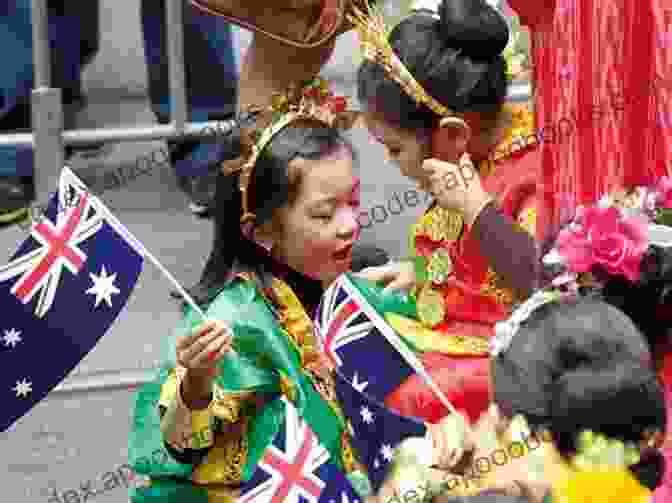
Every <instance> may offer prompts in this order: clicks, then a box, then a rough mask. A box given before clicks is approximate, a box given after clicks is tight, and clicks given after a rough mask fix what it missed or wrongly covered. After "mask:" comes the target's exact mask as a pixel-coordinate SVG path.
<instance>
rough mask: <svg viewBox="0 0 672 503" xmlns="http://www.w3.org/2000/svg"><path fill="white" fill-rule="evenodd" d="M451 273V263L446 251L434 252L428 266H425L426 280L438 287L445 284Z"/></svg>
mask: <svg viewBox="0 0 672 503" xmlns="http://www.w3.org/2000/svg"><path fill="white" fill-rule="evenodd" d="M451 272H453V262H452V260H451V259H450V253H449V252H448V250H447V249H445V248H439V249H438V250H435V251H434V252H433V253H432V255H431V257H430V259H429V265H428V266H427V277H428V279H429V280H430V281H431V282H433V283H436V284H439V285H440V284H442V283H445V282H446V280H447V279H448V276H450V273H451Z"/></svg>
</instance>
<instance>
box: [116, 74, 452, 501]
mask: <svg viewBox="0 0 672 503" xmlns="http://www.w3.org/2000/svg"><path fill="white" fill-rule="evenodd" d="M344 108H345V107H344V102H343V100H342V99H339V98H337V97H333V96H332V95H331V93H330V92H329V91H328V89H326V86H325V85H324V83H323V82H321V81H316V82H313V83H312V84H310V85H309V86H307V87H306V88H303V89H293V90H290V92H289V93H288V94H287V95H284V96H278V97H277V99H276V100H275V101H274V109H273V110H271V111H270V112H271V113H269V114H266V113H265V112H264V113H262V114H260V115H259V116H258V117H257V127H258V128H259V129H257V130H255V131H243V132H242V134H241V144H242V149H241V151H242V155H241V157H240V158H239V159H237V160H234V161H230V162H228V163H227V165H226V166H225V167H224V168H225V169H226V170H228V172H229V173H230V175H231V176H230V179H231V183H230V187H229V190H228V191H227V192H221V191H220V192H218V194H217V197H218V198H225V199H226V204H222V202H223V201H220V204H219V205H218V208H223V207H226V208H225V209H226V213H227V215H229V218H227V219H223V220H225V221H224V222H223V224H222V225H224V226H226V228H225V229H221V231H222V232H225V234H226V235H227V236H229V237H230V238H229V239H230V241H229V244H230V246H229V247H228V248H227V250H226V252H225V253H228V257H224V258H226V260H223V261H222V263H226V264H227V267H226V268H225V269H224V270H221V271H220V278H221V280H220V282H219V284H218V285H217V286H216V287H213V288H212V289H211V290H210V292H208V294H207V296H205V297H204V298H199V299H196V300H197V302H199V303H200V304H201V305H202V306H203V308H204V311H205V312H206V317H207V318H209V319H208V320H207V321H204V320H202V319H201V318H200V316H198V315H197V313H195V312H194V311H193V310H192V309H191V308H189V307H185V309H184V317H183V320H182V322H181V324H180V326H179V327H178V328H177V330H176V337H175V338H172V339H171V342H170V344H169V355H168V357H167V362H166V364H165V365H164V366H163V368H162V369H161V371H160V373H159V375H158V378H157V379H156V381H154V382H152V383H150V384H148V385H146V386H145V387H143V389H142V390H141V391H140V392H139V393H138V396H137V399H136V405H135V411H134V417H133V425H132V428H131V430H132V432H131V438H130V441H129V455H130V456H129V457H130V464H131V466H132V467H133V469H134V470H135V471H136V472H137V473H138V474H142V475H145V476H146V477H147V478H149V483H148V484H147V485H145V486H142V487H137V488H135V489H134V490H133V491H132V493H131V501H133V503H150V502H157V503H158V502H161V503H167V502H175V503H178V502H179V503H209V502H214V501H217V502H219V501H222V502H229V501H234V500H235V498H236V495H237V491H236V488H237V487H239V486H240V485H241V484H242V483H244V482H246V481H249V480H250V478H251V477H252V474H253V472H254V470H255V468H256V466H257V465H258V463H259V461H260V460H261V458H262V455H263V454H264V452H265V451H266V449H267V447H268V446H269V445H270V443H271V442H272V441H273V439H274V437H275V436H276V434H277V432H278V431H279V428H280V426H281V423H282V418H283V417H284V416H283V412H282V411H283V410H284V409H283V403H287V402H289V403H291V404H292V405H293V406H294V407H295V408H296V410H297V411H298V413H299V415H300V416H301V417H302V418H303V419H304V420H305V421H306V422H307V423H308V425H309V426H310V428H311V429H312V431H313V432H314V433H315V435H316V436H317V438H318V439H319V442H320V444H321V445H322V446H324V447H325V448H326V449H327V451H328V452H329V454H330V459H331V460H332V461H333V462H334V463H335V464H336V465H337V467H338V468H339V469H340V470H341V471H342V472H343V473H344V474H345V475H346V476H347V478H348V480H349V481H350V482H351V484H352V486H353V487H354V488H355V489H356V490H357V491H358V492H359V494H360V495H362V497H363V498H362V499H364V497H366V496H367V494H368V493H369V492H370V489H369V488H370V484H369V481H368V478H367V475H366V472H365V470H364V468H363V467H362V466H361V465H360V464H359V463H358V461H357V457H356V454H355V452H354V451H353V449H352V448H351V442H350V438H349V432H348V431H349V430H348V427H347V422H346V419H345V418H344V417H343V415H342V412H341V409H340V407H339V405H338V403H337V401H336V397H335V392H334V383H333V378H332V374H331V371H330V369H329V368H328V367H327V365H326V364H325V360H324V359H323V357H322V353H321V352H320V349H319V348H318V346H317V341H316V339H315V337H314V335H313V327H312V322H311V316H312V314H313V312H314V309H315V308H316V306H317V304H318V303H319V300H320V297H321V295H322V292H323V287H324V286H325V285H327V284H329V283H330V282H332V281H333V280H334V279H335V278H336V277H337V276H338V275H340V274H342V273H344V272H346V271H348V270H349V267H350V256H351V248H352V244H353V242H354V241H355V240H356V238H357V235H358V231H359V228H358V224H357V218H356V217H357V210H358V204H359V201H358V182H357V179H356V178H355V177H354V176H353V160H354V152H353V150H352V147H351V146H350V144H349V143H348V142H347V141H345V140H344V139H343V138H342V137H341V136H340V134H339V132H338V129H337V128H336V126H344V125H345V126H349V125H351V124H352V119H354V117H353V116H352V115H349V114H347V113H346V112H345V110H344ZM262 126H265V127H264V129H261V127H262ZM433 428H434V431H437V430H436V427H433ZM445 444H446V442H443V443H442V444H441V445H445ZM157 449H159V450H165V451H167V455H166V456H164V462H162V463H157V462H156V460H155V459H154V458H153V457H151V456H147V454H148V453H150V452H157ZM443 450H445V451H446V452H448V448H447V447H446V448H444V449H443ZM443 450H442V452H443ZM166 459H167V460H168V462H165V460H166ZM437 459H439V458H437Z"/></svg>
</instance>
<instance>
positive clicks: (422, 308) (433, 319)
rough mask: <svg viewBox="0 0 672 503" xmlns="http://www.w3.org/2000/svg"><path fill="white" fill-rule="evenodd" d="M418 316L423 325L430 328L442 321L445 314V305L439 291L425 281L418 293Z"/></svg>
mask: <svg viewBox="0 0 672 503" xmlns="http://www.w3.org/2000/svg"><path fill="white" fill-rule="evenodd" d="M417 306H418V317H419V318H420V321H421V322H422V324H423V325H425V326H426V327H427V328H432V327H433V326H435V325H438V324H439V323H441V322H442V321H443V318H444V317H445V316H446V306H445V303H444V300H443V295H442V294H441V292H440V291H438V290H436V289H435V288H432V285H431V283H426V284H425V286H423V287H422V289H421V290H420V293H418V301H417Z"/></svg>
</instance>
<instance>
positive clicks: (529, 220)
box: [518, 207, 537, 236]
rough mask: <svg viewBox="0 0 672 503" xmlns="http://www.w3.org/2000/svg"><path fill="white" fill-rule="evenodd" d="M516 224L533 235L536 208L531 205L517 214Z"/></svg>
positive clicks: (535, 224) (535, 223)
mask: <svg viewBox="0 0 672 503" xmlns="http://www.w3.org/2000/svg"><path fill="white" fill-rule="evenodd" d="M518 224H519V225H520V227H521V228H522V230H524V231H525V232H527V233H528V234H530V235H531V236H534V235H535V234H536V227H537V210H536V209H535V208H533V207H530V208H527V209H525V210H523V211H522V212H520V214H519V215H518Z"/></svg>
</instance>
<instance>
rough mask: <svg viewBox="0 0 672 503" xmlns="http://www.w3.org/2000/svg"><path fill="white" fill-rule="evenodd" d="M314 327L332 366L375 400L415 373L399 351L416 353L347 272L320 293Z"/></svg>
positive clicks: (409, 355)
mask: <svg viewBox="0 0 672 503" xmlns="http://www.w3.org/2000/svg"><path fill="white" fill-rule="evenodd" d="M315 330H316V332H317V337H318V339H319V340H320V342H321V344H322V348H323V351H324V353H325V354H326V355H327V358H329V360H330V361H331V362H332V364H333V365H334V367H335V368H337V369H338V371H339V372H340V373H342V374H343V375H344V376H346V378H347V379H349V380H350V381H351V382H352V383H353V385H354V386H355V387H356V388H357V389H359V390H360V391H364V390H366V393H367V394H368V395H369V396H371V397H373V398H374V399H375V400H378V401H380V402H383V401H384V400H385V398H386V397H387V395H388V394H389V393H391V392H392V391H394V390H395V389H396V388H397V387H398V386H399V385H400V384H401V383H402V382H404V381H405V380H406V379H407V378H408V377H409V376H411V375H412V374H414V373H415V371H414V370H413V369H412V368H411V367H410V366H409V365H408V363H407V360H406V359H405V358H404V357H403V356H402V353H404V354H405V355H407V356H408V357H409V358H415V355H414V354H411V352H410V350H409V349H408V347H407V346H405V344H404V343H403V342H402V341H401V340H400V338H399V336H398V335H397V333H396V332H395V331H394V329H393V328H392V327H391V326H390V325H389V324H388V323H387V322H386V321H385V319H384V318H383V317H382V316H381V314H380V313H378V312H377V310H376V309H375V308H374V306H373V305H372V304H371V303H370V302H369V301H368V300H367V299H366V297H365V296H364V295H363V294H362V292H361V291H360V290H359V289H358V288H357V286H356V283H355V282H354V281H353V279H352V278H350V276H349V275H347V274H345V275H342V276H341V277H340V278H338V279H337V280H336V281H335V282H334V283H332V285H331V287H330V288H329V289H327V291H326V292H325V294H324V295H323V297H322V301H321V303H320V306H319V308H318V310H317V317H316V322H315ZM393 342H394V343H395V344H394V345H393Z"/></svg>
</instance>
